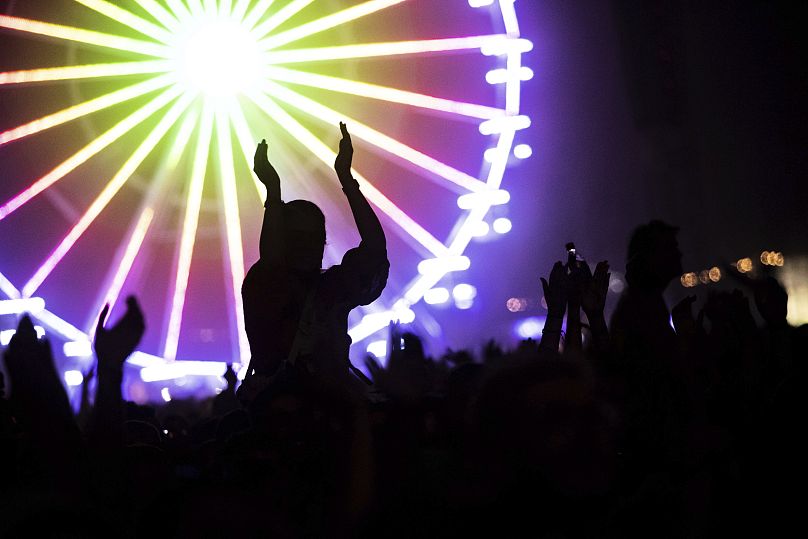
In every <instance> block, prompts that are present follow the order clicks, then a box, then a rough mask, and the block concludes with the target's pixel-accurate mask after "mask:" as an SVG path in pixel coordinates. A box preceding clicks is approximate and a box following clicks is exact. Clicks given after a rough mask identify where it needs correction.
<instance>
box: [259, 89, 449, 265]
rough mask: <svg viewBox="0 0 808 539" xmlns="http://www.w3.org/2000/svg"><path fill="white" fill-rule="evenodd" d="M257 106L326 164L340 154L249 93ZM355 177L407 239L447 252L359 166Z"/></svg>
mask: <svg viewBox="0 0 808 539" xmlns="http://www.w3.org/2000/svg"><path fill="white" fill-rule="evenodd" d="M248 97H249V98H250V99H252V100H253V101H254V102H255V104H256V105H258V106H259V107H260V108H262V109H263V110H264V111H265V112H266V113H267V114H268V116H269V117H270V118H272V119H273V120H274V121H275V122H277V123H278V125H280V126H281V127H283V128H284V129H285V130H286V131H288V132H289V134H290V135H292V138H293V139H295V140H296V141H297V142H298V143H300V144H302V145H303V146H304V147H306V148H307V149H308V150H309V151H310V152H311V153H312V154H314V155H315V156H316V157H317V159H319V160H320V161H321V162H322V163H323V164H324V165H325V166H326V167H329V168H330V167H331V164H332V163H333V162H334V159H335V158H336V156H337V154H336V152H335V151H334V150H332V149H331V148H329V147H328V146H327V145H326V144H325V143H324V142H323V141H321V140H320V139H319V138H317V137H316V136H315V135H314V134H313V133H312V132H311V131H309V130H308V129H306V128H305V127H303V125H302V124H300V122H298V121H297V120H295V119H294V118H292V117H291V116H290V115H289V114H288V113H287V112H286V111H284V110H283V109H282V108H280V107H279V106H278V105H277V104H275V103H274V102H273V101H272V100H271V99H270V98H269V97H267V96H266V95H263V94H259V93H252V94H248ZM353 176H354V178H356V181H358V182H359V185H360V186H361V187H362V191H363V192H364V194H365V196H366V197H367V199H368V200H369V201H370V202H371V203H372V204H373V205H374V206H376V207H377V208H379V209H380V210H381V211H382V212H384V213H385V214H386V215H387V216H388V217H389V218H390V220H391V221H392V222H393V223H394V224H395V225H397V229H398V228H400V229H402V230H403V231H404V232H406V235H405V236H403V239H404V240H405V241H408V242H409V241H410V240H415V241H416V242H417V243H418V244H419V245H420V246H421V247H423V248H425V249H426V250H427V251H428V252H430V253H432V254H433V255H435V256H441V255H443V254H445V253H446V252H447V249H446V247H445V246H444V245H443V243H441V242H440V241H438V240H437V239H436V238H435V237H434V236H433V235H432V234H430V233H429V232H428V231H427V230H426V229H425V228H424V227H422V226H421V225H419V224H418V223H416V222H415V221H414V220H413V219H412V218H411V217H410V216H409V215H407V214H406V213H405V212H403V211H402V210H401V209H400V208H399V207H398V206H396V205H395V204H394V203H393V202H392V201H391V200H390V199H389V198H387V197H386V196H384V195H383V194H382V193H381V191H379V190H378V189H376V188H375V187H374V186H373V185H372V184H371V183H370V182H369V181H368V180H367V179H366V178H365V177H364V176H362V175H361V174H359V172H357V171H356V170H355V169H354V170H353Z"/></svg>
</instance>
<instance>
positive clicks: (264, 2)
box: [242, 0, 274, 28]
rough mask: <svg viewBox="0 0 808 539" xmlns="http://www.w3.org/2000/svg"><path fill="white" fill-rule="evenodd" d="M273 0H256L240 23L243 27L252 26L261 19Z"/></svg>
mask: <svg viewBox="0 0 808 539" xmlns="http://www.w3.org/2000/svg"><path fill="white" fill-rule="evenodd" d="M273 2H274V0H258V3H257V4H255V6H253V7H252V9H250V10H249V13H247V15H246V16H245V17H244V21H243V23H242V25H243V26H244V27H245V28H253V27H254V26H255V25H256V24H258V21H260V20H261V17H263V16H264V15H265V14H266V12H267V10H268V9H269V8H270V6H272V3H273Z"/></svg>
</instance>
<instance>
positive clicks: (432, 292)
mask: <svg viewBox="0 0 808 539" xmlns="http://www.w3.org/2000/svg"><path fill="white" fill-rule="evenodd" d="M447 301H449V291H448V290H446V289H445V288H443V287H438V288H430V289H429V290H427V291H426V292H424V303H426V304H427V305H440V304H441V303H446V302H447Z"/></svg>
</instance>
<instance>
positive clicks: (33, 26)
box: [0, 15, 171, 58]
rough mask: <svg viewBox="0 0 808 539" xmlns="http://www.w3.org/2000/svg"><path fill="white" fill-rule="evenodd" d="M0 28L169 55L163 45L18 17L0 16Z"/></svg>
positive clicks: (163, 56) (124, 49) (149, 54)
mask: <svg viewBox="0 0 808 539" xmlns="http://www.w3.org/2000/svg"><path fill="white" fill-rule="evenodd" d="M0 28H8V29H9V30H18V31H20V32H27V33H30V34H37V35H41V36H47V37H53V38H57V39H64V40H67V41H75V42H77V43H83V44H86V45H94V46H97V47H104V48H107V49H115V50H120V51H128V52H135V53H138V54H145V55H147V56H156V57H158V58H166V57H168V56H169V55H170V54H171V49H169V48H168V47H166V46H165V45H159V44H157V43H152V42H149V41H142V40H139V39H132V38H128V37H122V36H117V35H112V34H105V33H102V32H96V31H94V30H85V29H83V28H75V27H72V26H64V25H61V24H53V23H48V22H42V21H35V20H31V19H23V18H20V17H11V16H8V15H0Z"/></svg>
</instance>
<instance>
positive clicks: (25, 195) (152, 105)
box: [0, 87, 181, 221]
mask: <svg viewBox="0 0 808 539" xmlns="http://www.w3.org/2000/svg"><path fill="white" fill-rule="evenodd" d="M179 93H181V91H180V90H179V89H178V88H176V87H174V88H170V89H168V90H166V91H164V92H163V93H162V94H160V95H158V96H157V97H155V98H154V99H153V100H152V101H150V102H149V103H147V104H145V105H143V106H142V107H141V108H139V109H138V110H137V111H135V112H133V113H132V114H130V115H129V116H127V117H126V118H124V119H123V120H121V121H120V122H118V123H117V124H116V125H115V126H114V127H112V128H111V129H109V130H108V131H106V132H104V133H103V134H102V135H99V136H98V137H96V138H95V139H94V140H93V141H92V142H90V143H89V144H87V145H86V146H85V147H83V148H82V149H80V150H79V151H77V152H76V153H74V154H73V155H71V156H70V157H68V158H67V159H66V160H65V161H63V162H62V163H60V164H59V165H57V166H56V168H54V169H53V170H51V171H50V172H48V173H47V174H45V175H44V176H42V177H41V178H40V179H38V180H36V181H35V182H34V183H32V184H31V185H29V186H28V187H27V188H26V189H25V190H24V191H22V192H21V193H20V194H18V195H17V196H15V197H14V198H12V199H11V200H9V201H8V202H6V203H5V204H4V205H3V206H0V221H2V220H3V219H5V218H6V217H8V216H9V215H10V214H11V213H13V212H14V211H16V210H17V209H19V208H20V207H22V206H23V205H24V204H26V203H27V202H28V201H30V200H31V199H32V198H34V197H35V196H36V195H38V194H39V193H41V192H42V191H44V190H45V189H47V188H48V187H50V186H51V185H53V184H54V183H56V182H57V181H59V180H61V179H62V178H64V177H65V176H66V175H67V174H68V173H69V172H71V171H72V170H74V169H75V168H76V167H78V166H79V165H81V164H82V163H84V162H85V161H87V160H88V159H90V158H91V157H92V156H94V155H95V154H97V153H98V152H100V151H101V150H103V149H104V148H106V147H107V146H109V145H110V144H112V143H113V142H115V141H116V140H118V139H119V138H120V137H121V136H123V135H124V134H125V133H127V132H128V131H130V130H131V129H132V128H134V127H135V126H136V125H138V124H139V123H141V122H143V121H144V120H145V119H146V118H148V117H149V116H151V115H152V114H154V113H155V112H156V111H157V110H159V109H161V108H163V107H164V106H165V105H166V104H167V103H168V102H169V101H171V100H173V99H174V98H176V96H177V95H178V94H179Z"/></svg>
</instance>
